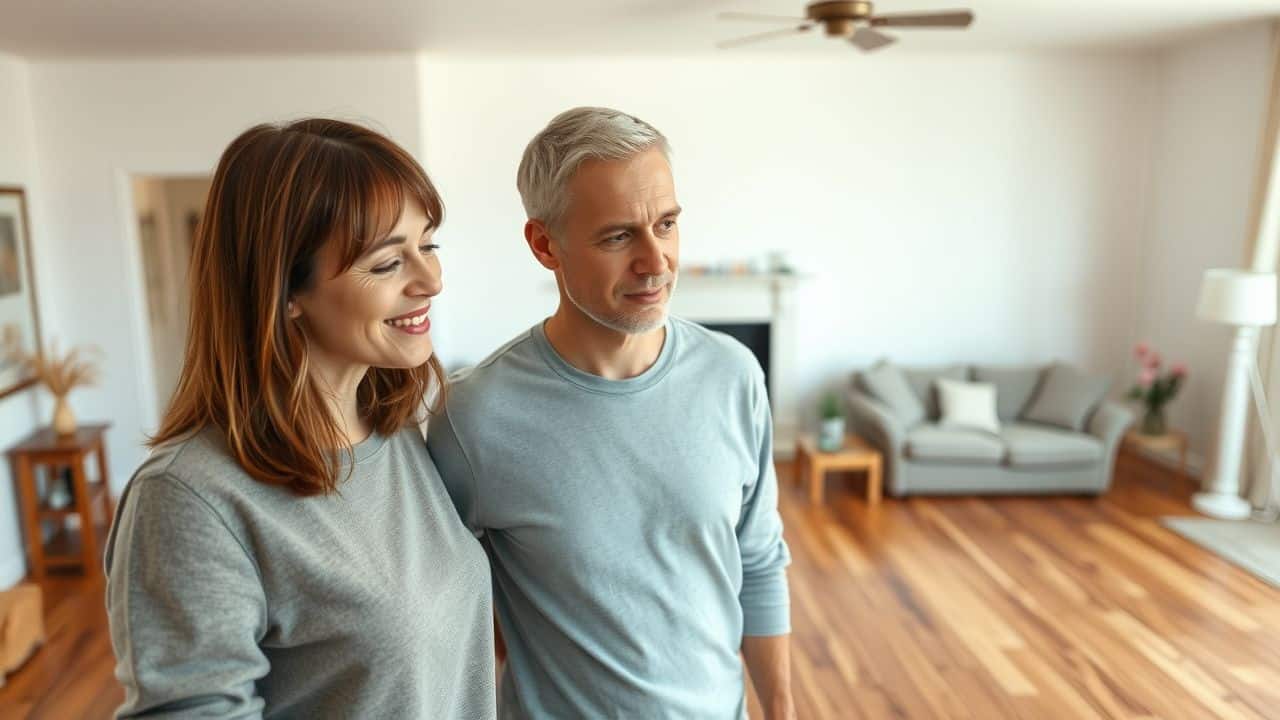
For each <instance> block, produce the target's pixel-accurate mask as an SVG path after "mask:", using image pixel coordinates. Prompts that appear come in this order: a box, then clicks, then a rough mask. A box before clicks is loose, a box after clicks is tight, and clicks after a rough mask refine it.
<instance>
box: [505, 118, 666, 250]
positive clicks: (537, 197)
mask: <svg viewBox="0 0 1280 720" xmlns="http://www.w3.org/2000/svg"><path fill="white" fill-rule="evenodd" d="M654 147H657V148H658V149H660V150H662V154H663V155H664V156H666V158H667V161H668V162H670V161H671V146H670V145H669V144H668V143H667V138H666V137H665V136H663V134H662V133H660V132H658V130H657V128H655V127H654V126H652V125H650V124H649V123H647V122H645V121H643V120H641V119H640V118H637V117H634V116H632V115H628V114H626V113H624V112H621V111H619V110H612V109H610V108H601V107H577V108H574V109H572V110H566V111H564V112H562V113H560V114H559V115H557V116H555V117H554V118H552V120H551V122H550V123H548V124H547V126H546V127H545V128H543V129H542V132H539V133H538V134H537V135H534V136H533V139H532V140H530V141H529V145H528V146H527V147H525V149H524V157H522V158H521V159H520V169H519V170H518V171H516V189H518V190H519V191H520V201H521V202H523V203H524V211H525V212H526V213H527V214H528V216H529V219H530V220H541V221H542V222H543V223H544V224H545V225H546V226H547V227H548V228H552V229H555V230H559V229H560V223H561V221H563V220H564V213H565V210H567V209H568V207H569V190H568V186H569V181H570V180H571V179H572V178H573V174H574V173H575V172H577V170H578V166H579V165H581V164H582V162H583V161H584V160H625V159H627V158H630V157H634V156H636V155H639V154H640V153H642V152H644V151H646V150H649V149H650V148H654ZM561 240H562V241H563V239H561Z"/></svg>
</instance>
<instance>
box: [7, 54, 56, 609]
mask: <svg viewBox="0 0 1280 720" xmlns="http://www.w3.org/2000/svg"><path fill="white" fill-rule="evenodd" d="M28 87H29V86H28V72H27V65H26V63H25V62H23V61H21V60H18V59H16V58H11V57H8V56H4V55H0V97H3V98H5V101H4V102H3V103H0V185H19V186H22V187H23V188H24V189H25V190H26V196H27V212H28V215H29V216H30V217H29V219H30V221H31V225H32V227H31V228H30V230H31V238H30V241H31V243H32V245H33V247H32V252H31V256H32V262H33V263H34V267H35V270H36V272H37V278H36V290H37V293H38V295H37V301H43V300H45V299H47V298H48V297H49V296H50V293H49V291H48V287H47V285H48V278H49V276H50V273H49V272H48V268H49V253H48V252H47V247H46V246H45V241H46V240H47V239H48V236H47V235H46V234H45V233H44V232H43V228H41V227H40V226H39V220H40V216H39V215H38V214H37V213H38V210H39V209H40V207H41V204H40V198H41V196H40V193H39V191H38V189H37V182H36V171H35V167H36V162H35V151H34V146H35V143H34V137H33V133H32V124H31V103H30V96H29V92H28ZM45 325H46V327H47V326H48V322H47V320H46V322H45ZM39 392H41V391H40V390H37V389H30V390H25V391H23V392H21V393H17V394H15V395H10V396H9V397H7V398H5V399H3V400H0V449H3V448H6V447H9V446H10V445H12V444H13V443H15V442H17V441H19V440H21V439H22V438H24V437H26V435H27V434H28V433H30V432H31V431H32V430H33V429H34V428H35V427H36V425H37V424H38V423H37V419H38V417H39V416H38V415H37V407H36V397H37V393H39ZM15 490H16V488H15V487H14V484H13V478H12V474H11V468H10V464H9V462H8V461H4V462H0V589H2V588H7V587H9V586H10V585H13V584H14V583H16V582H18V581H19V580H21V579H22V577H23V575H25V574H26V562H25V559H24V557H23V541H22V533H21V532H20V528H21V521H20V520H19V514H18V502H17V497H16V494H15V492H14V491H15Z"/></svg>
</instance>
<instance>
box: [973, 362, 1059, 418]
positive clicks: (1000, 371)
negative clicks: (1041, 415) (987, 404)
mask: <svg viewBox="0 0 1280 720" xmlns="http://www.w3.org/2000/svg"><path fill="white" fill-rule="evenodd" d="M1044 370H1045V369H1044V368H1043V367H1035V366H1028V367H998V366H994V365H978V366H976V367H974V368H973V379H974V380H977V381H978V382H984V383H991V384H992V385H995V386H996V414H997V415H998V416H999V418H1000V419H1001V420H1003V421H1004V422H1011V421H1013V420H1017V419H1018V418H1019V417H1021V416H1022V411H1024V410H1026V409H1027V405H1028V404H1030V403H1031V396H1032V395H1035V392H1036V388H1037V387H1039V386H1040V380H1041V378H1043V377H1044Z"/></svg>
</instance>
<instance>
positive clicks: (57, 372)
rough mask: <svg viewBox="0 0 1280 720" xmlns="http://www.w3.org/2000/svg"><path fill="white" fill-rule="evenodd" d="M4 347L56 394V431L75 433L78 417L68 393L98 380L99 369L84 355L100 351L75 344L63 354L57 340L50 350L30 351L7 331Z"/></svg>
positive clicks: (54, 409) (66, 433)
mask: <svg viewBox="0 0 1280 720" xmlns="http://www.w3.org/2000/svg"><path fill="white" fill-rule="evenodd" d="M6 330H7V329H6ZM4 349H5V355H7V356H8V357H10V358H12V359H14V360H16V361H17V362H20V363H22V364H24V365H26V366H27V368H28V369H29V370H30V372H31V374H32V375H33V376H35V378H36V380H37V381H39V382H40V383H41V384H42V385H44V386H45V388H46V389H47V390H48V391H49V394H51V395H53V399H54V405H53V423H52V425H53V430H54V432H56V433H58V434H59V435H74V434H75V432H76V416H75V414H74V413H72V412H71V405H70V404H68V403H67V395H68V394H70V393H71V391H72V390H74V389H76V388H78V387H82V386H86V385H93V384H94V383H95V382H97V379H98V368H97V367H96V366H95V365H94V364H93V362H91V361H90V360H88V359H86V358H85V357H84V355H88V354H92V353H95V352H96V350H94V349H92V348H89V349H82V348H78V347H73V348H71V349H70V350H68V351H67V353H66V354H65V355H59V354H58V345H57V343H54V344H53V346H52V347H50V348H49V351H48V352H39V351H37V352H35V353H28V352H26V351H25V350H23V349H22V347H21V346H20V345H19V344H18V342H17V338H16V337H15V336H14V335H11V334H10V333H8V332H7V331H6V333H5V336H4Z"/></svg>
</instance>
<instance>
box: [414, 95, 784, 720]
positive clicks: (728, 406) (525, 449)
mask: <svg viewBox="0 0 1280 720" xmlns="http://www.w3.org/2000/svg"><path fill="white" fill-rule="evenodd" d="M669 154H670V151H669V148H668V145H667V141H666V138H664V137H663V136H662V134H661V133H659V132H658V131H657V130H656V129H654V128H653V127H652V126H650V125H648V124H647V123H644V122H642V121H640V120H638V119H636V118H634V117H631V116H629V115H626V114H624V113H621V112H618V111H615V110H609V109H604V108H577V109H574V110H570V111H568V112H565V113H562V114H561V115H559V116H557V117H556V118H555V119H553V120H552V121H551V123H550V124H549V125H548V126H547V127H546V128H545V129H544V130H543V131H542V132H540V133H539V134H538V135H537V136H536V137H534V138H533V140H532V141H531V142H530V143H529V146H528V148H526V149H525V153H524V158H523V160H522V161H521V163H520V169H519V174H518V179H517V186H518V188H519V190H520V195H521V199H522V200H523V202H524V206H525V209H526V211H527V213H528V218H529V219H528V222H527V223H526V224H525V228H524V235H525V240H526V241H527V242H528V245H529V249H530V250H531V251H532V252H533V256H534V258H536V259H537V261H538V262H539V263H541V264H542V266H543V267H545V268H547V269H548V270H551V271H552V272H553V273H555V277H556V283H557V285H558V286H559V289H560V303H559V307H558V308H557V309H556V312H555V314H554V315H552V316H551V317H550V318H548V319H547V320H546V321H545V322H542V323H539V324H538V325H536V326H534V327H533V328H531V329H530V330H528V331H526V332H524V333H521V334H520V336H518V337H516V338H515V339H514V340H512V341H511V342H509V343H507V344H506V345H505V346H503V347H502V348H500V349H499V350H498V351H497V352H496V353H494V354H493V355H492V356H490V357H489V358H488V359H486V360H485V361H483V362H482V363H480V364H479V365H478V366H476V367H475V368H472V369H469V370H464V371H462V372H460V373H459V374H457V375H456V376H455V377H454V378H453V380H452V382H451V386H450V395H449V401H448V407H447V412H446V414H445V415H443V416H441V417H440V418H437V419H435V420H433V421H432V423H431V426H430V429H429V432H428V444H429V446H430V448H431V452H432V455H433V456H434V457H435V460H436V463H437V465H438V467H439V469H440V472H441V474H442V476H443V477H444V480H445V484H446V486H447V487H448V489H449V492H450V494H451V495H452V497H453V499H454V502H455V504H456V505H457V508H458V511H459V513H460V514H461V515H462V518H463V520H464V521H465V522H466V523H467V524H468V525H469V526H470V527H471V528H472V529H473V531H475V532H477V533H480V534H483V537H484V539H485V543H486V547H487V548H488V551H489V555H490V560H491V562H492V565H493V576H494V591H495V592H494V599H495V604H496V605H497V609H498V621H499V625H500V627H501V630H502V633H503V636H504V638H505V640H506V647H507V652H508V657H507V665H506V669H505V671H504V675H503V678H502V681H501V683H500V690H499V701H498V704H499V716H500V717H504V718H524V717H531V718H605V717H610V718H613V717H619V718H721V719H732V718H739V717H743V716H744V715H745V713H744V707H743V705H744V703H743V674H742V662H741V660H740V659H739V651H740V650H741V652H742V655H743V657H745V659H746V664H747V668H748V670H749V672H750V674H751V677H752V680H753V681H754V683H755V686H756V689H757V692H758V694H759V695H760V697H761V702H762V704H763V705H764V707H765V709H766V711H767V713H768V716H769V717H771V718H773V717H777V718H790V717H793V716H794V710H793V709H792V701H791V689H790V677H789V676H790V650H789V642H790V635H789V633H790V616H789V609H790V608H789V598H788V590H787V579H786V570H785V568H786V565H787V564H788V562H789V561H790V556H789V554H788V551H787V547H786V544H785V543H784V542H783V539H782V524H781V521H780V519H779V517H778V512H777V481H776V478H775V476H774V471H773V459H772V445H773V439H772V428H771V424H770V415H769V402H768V398H767V396H766V394H765V387H764V374H763V372H762V371H761V369H760V366H759V364H758V363H757V362H756V360H755V358H754V357H753V356H752V355H751V354H750V353H749V352H748V351H747V350H746V348H744V347H742V346H741V345H739V344H738V343H737V342H736V341H734V340H732V339H730V338H728V337H727V336H725V335H721V334H718V333H714V332H711V331H709V330H706V329H705V328H702V327H701V326H698V325H695V324H693V323H689V322H686V321H684V320H681V319H678V318H669V317H668V316H667V303H668V301H669V300H670V297H671V293H672V292H673V291H674V289H675V285H676V273H677V269H678V267H679V241H680V231H679V225H678V217H679V215H680V205H679V204H678V203H677V202H676V193H675V184H674V181H673V180H672V176H671V165H670V162H669Z"/></svg>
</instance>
